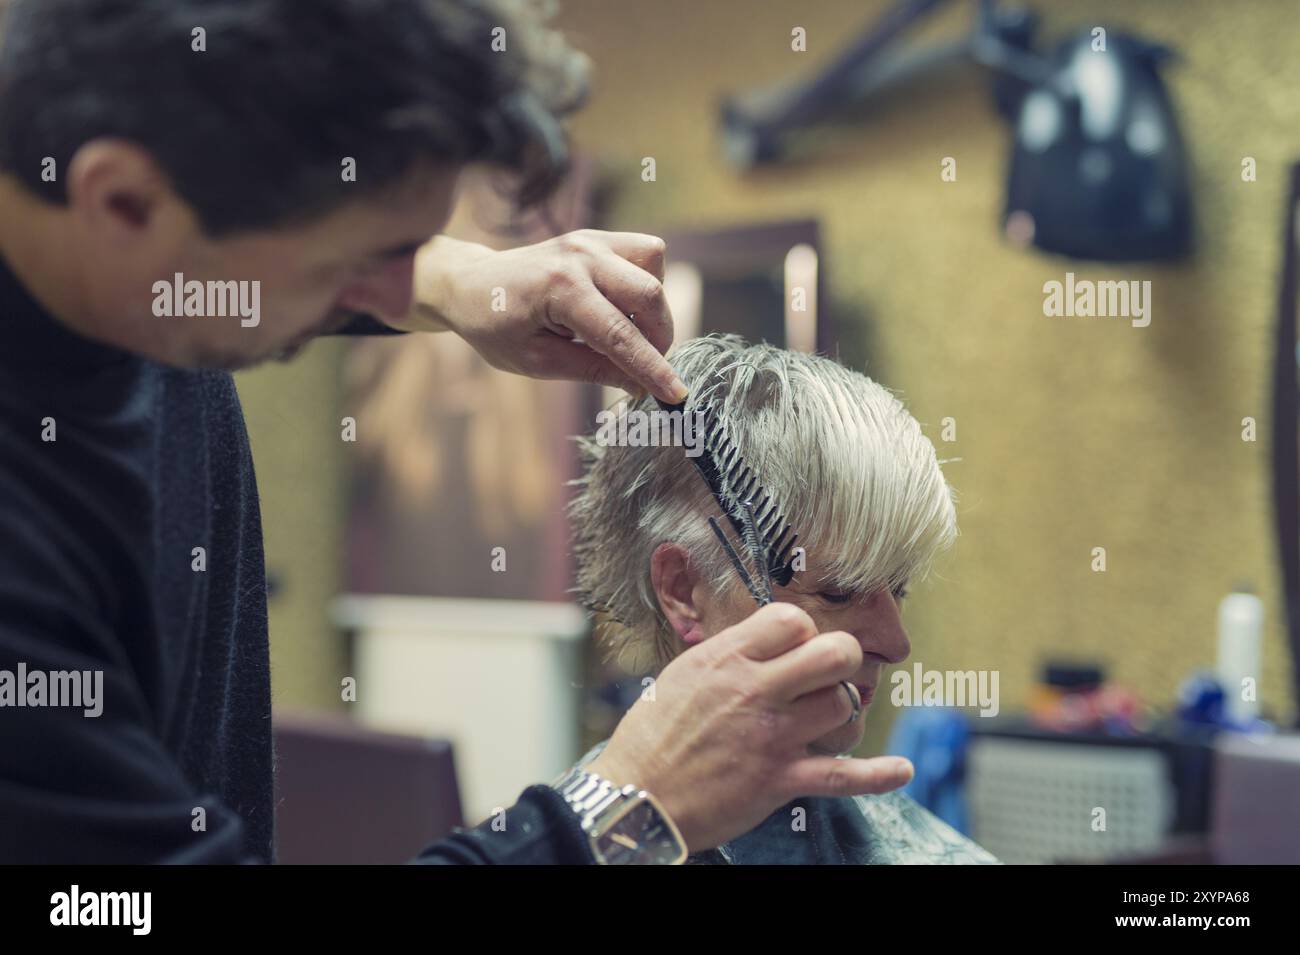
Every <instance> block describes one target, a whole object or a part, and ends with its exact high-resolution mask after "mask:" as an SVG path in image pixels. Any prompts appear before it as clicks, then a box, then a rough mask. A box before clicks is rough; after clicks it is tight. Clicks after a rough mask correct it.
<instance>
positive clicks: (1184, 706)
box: [1178, 670, 1276, 733]
mask: <svg viewBox="0 0 1300 955" xmlns="http://www.w3.org/2000/svg"><path fill="white" fill-rule="evenodd" d="M1178 718H1179V719H1181V720H1182V721H1183V722H1185V723H1196V724H1199V725H1203V726H1216V727H1218V728H1219V729H1223V730H1231V731H1233V732H1238V733H1271V732H1273V731H1274V730H1275V729H1276V727H1275V726H1274V725H1273V724H1272V723H1269V722H1268V721H1266V720H1261V719H1256V718H1254V717H1252V718H1250V719H1249V720H1245V721H1241V720H1233V719H1230V718H1229V717H1228V712H1227V706H1226V705H1225V701H1224V695H1223V685H1222V684H1221V683H1219V680H1218V678H1217V677H1215V676H1214V674H1212V673H1208V672H1206V671H1204V670H1199V671H1197V672H1196V673H1193V674H1192V675H1191V676H1189V677H1188V678H1187V679H1186V680H1184V681H1183V683H1182V686H1180V687H1179V688H1178Z"/></svg>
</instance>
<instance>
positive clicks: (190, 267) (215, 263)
mask: <svg viewBox="0 0 1300 955" xmlns="http://www.w3.org/2000/svg"><path fill="white" fill-rule="evenodd" d="M73 166H74V169H73V173H72V177H73V181H72V183H71V184H70V187H69V188H70V194H71V217H70V221H71V229H70V236H71V241H70V244H71V245H72V247H73V249H72V250H73V251H74V252H75V253H76V254H77V257H78V259H79V261H80V262H81V263H82V267H83V270H84V271H83V277H82V282H81V285H82V287H83V289H84V291H85V297H86V299H87V300H88V302H89V305H88V307H89V308H90V309H92V310H93V313H94V315H95V316H96V321H95V327H96V330H97V332H98V334H99V337H102V338H104V339H105V340H107V341H109V342H110V343H112V344H116V345H118V346H120V347H124V348H127V349H128V350H131V351H135V352H137V353H139V354H144V355H145V356H146V357H150V358H154V359H157V360H159V361H164V362H167V363H169V364H174V365H181V366H190V367H222V368H238V367H243V366H247V365H252V364H256V363H258V362H260V361H264V360H266V359H268V358H277V357H287V353H292V352H293V351H295V350H296V349H297V348H299V347H301V346H302V345H304V344H306V342H308V341H309V340H311V339H312V338H313V337H315V336H317V335H319V334H321V333H323V332H328V331H332V330H335V329H337V328H338V327H340V326H341V325H343V324H345V323H346V322H347V321H348V320H349V318H350V317H351V315H353V314H356V313H366V314H370V315H373V316H376V317H379V318H381V319H389V320H395V321H401V320H403V319H406V318H407V317H408V316H409V313H410V312H411V308H412V304H413V301H412V300H413V277H414V276H413V273H414V267H415V258H416V252H417V250H418V249H419V248H420V246H421V245H423V244H424V243H426V242H428V240H429V239H431V238H432V237H433V236H434V235H435V234H437V233H438V232H440V231H441V230H442V228H443V227H444V226H445V225H446V223H447V220H448V218H449V216H450V213H451V209H452V206H453V203H454V200H455V193H456V187H457V184H458V181H459V176H460V167H458V166H425V167H422V168H420V169H418V170H416V171H413V172H412V173H410V174H409V175H408V176H407V177H406V178H405V179H404V180H402V181H400V182H398V183H396V184H394V185H393V187H392V188H391V189H390V190H388V191H386V192H384V193H383V194H381V195H377V196H367V197H365V198H361V199H357V200H356V201H353V202H350V203H348V204H346V205H344V206H341V207H339V208H337V209H334V210H332V211H331V212H329V213H328V214H326V215H325V216H323V217H319V218H316V219H313V220H311V221H310V222H308V223H307V224H305V225H303V224H298V225H291V226H281V227H276V228H273V229H265V230H259V231H255V232H247V233H238V234H234V235H231V236H227V237H222V238H212V237H209V236H207V235H205V234H204V233H203V231H202V229H201V228H200V226H199V222H198V220H197V218H196V216H195V215H194V212H193V209H192V208H191V207H190V206H189V204H188V203H186V202H185V201H184V200H183V199H181V198H180V197H179V196H178V195H177V194H176V193H175V192H173V191H172V190H171V188H170V186H169V185H168V184H167V182H166V180H165V177H162V176H161V174H160V173H159V171H158V169H157V167H156V166H154V165H153V164H152V160H151V158H150V157H149V156H148V154H146V153H144V152H143V151H141V150H140V149H138V148H137V147H134V146H133V145H131V144H123V143H119V142H103V141H96V142H95V143H92V144H89V145H88V146H86V147H83V149H82V150H81V151H79V153H78V156H77V158H76V160H75V161H74V164H73ZM360 172H361V174H362V175H364V169H363V170H361V171H360ZM178 273H179V274H180V275H181V276H182V277H183V281H182V283H180V284H181V287H182V289H185V288H186V287H187V284H188V283H190V282H198V283H203V284H202V285H201V286H197V287H193V286H191V287H192V288H202V289H205V290H206V289H207V288H209V284H208V283H213V284H214V285H215V283H223V284H224V283H236V284H237V286H238V287H239V289H240V292H241V293H244V294H242V295H241V306H244V308H241V313H240V314H230V313H229V310H227V314H225V315H221V314H205V315H203V316H197V315H183V314H182V315H174V316H172V317H168V316H160V315H159V314H158V310H159V305H158V302H159V294H160V292H159V288H158V286H157V284H156V283H167V284H168V285H169V286H175V285H176V284H177V282H176V279H175V276H176V275H177V274H178ZM254 282H256V283H257V286H256V288H254V286H253V284H252V283H254ZM171 301H172V303H173V305H174V303H175V302H176V298H175V296H171ZM254 304H255V306H256V313H255V314H248V312H251V311H252V306H253V305H254ZM174 311H175V309H174V308H173V312H174Z"/></svg>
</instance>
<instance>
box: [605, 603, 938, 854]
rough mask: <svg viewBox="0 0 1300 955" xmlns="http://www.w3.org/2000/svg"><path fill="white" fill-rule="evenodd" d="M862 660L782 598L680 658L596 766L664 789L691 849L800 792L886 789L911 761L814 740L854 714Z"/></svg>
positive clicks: (608, 775) (658, 793)
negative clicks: (849, 754) (850, 684)
mask: <svg viewBox="0 0 1300 955" xmlns="http://www.w3.org/2000/svg"><path fill="white" fill-rule="evenodd" d="M861 666H862V648H861V646H859V644H858V641H857V640H856V639H855V638H854V637H853V636H851V635H850V634H847V633H822V634H818V633H817V629H816V627H815V626H814V625H813V621H812V618H811V617H809V616H808V614H806V613H805V612H804V611H803V610H801V609H799V608H798V607H795V606H793V605H792V604H784V603H774V604H770V605H768V606H766V607H764V608H762V609H761V610H758V611H757V612H756V613H754V614H753V615H752V616H750V617H749V618H748V619H746V620H744V621H742V622H741V623H739V624H737V625H736V626H734V627H731V628H729V629H727V630H724V631H722V632H721V633H719V634H718V635H717V636H715V637H713V638H711V639H709V640H705V641H704V642H703V643H700V644H698V645H697V646H694V647H692V648H691V649H689V650H687V651H686V652H684V653H682V654H681V655H680V656H678V657H677V658H676V659H674V660H673V661H672V662H671V663H670V664H668V666H667V667H665V668H664V670H663V673H662V674H660V676H659V678H658V679H657V680H656V681H655V684H654V693H653V698H652V699H651V698H649V695H648V694H643V695H642V698H641V699H640V700H638V701H637V702H636V704H635V705H634V706H633V707H632V708H631V709H630V710H629V711H628V713H627V715H626V716H624V717H623V720H622V722H621V723H620V724H619V726H618V729H617V730H615V732H614V735H613V736H612V737H611V738H610V741H609V743H608V744H607V745H606V747H605V749H604V750H602V751H601V753H600V755H599V756H597V757H596V759H594V760H592V762H591V763H590V764H589V765H588V766H587V767H586V768H587V769H589V770H590V771H591V772H593V773H596V774H598V775H600V776H602V777H604V778H605V779H608V780H610V781H611V782H613V783H616V784H618V785H626V784H628V783H633V784H635V785H637V786H639V787H641V788H643V789H645V790H647V791H648V792H649V793H650V794H651V795H653V796H655V797H656V798H657V799H658V800H659V801H660V803H662V805H663V807H664V809H665V810H666V811H667V813H668V815H669V816H670V817H671V818H672V820H673V822H674V823H675V824H676V825H677V827H678V829H679V830H680V831H681V834H682V838H683V839H685V840H686V844H687V846H688V848H689V849H690V850H691V851H692V852H695V851H698V850H701V849H709V848H713V847H715V846H717V845H720V844H721V843H723V842H726V841H727V840H728V839H732V838H734V837H736V836H739V835H742V834H743V833H746V832H748V831H749V830H751V829H753V828H754V826H756V825H758V824H759V823H760V822H762V821H763V820H764V819H765V818H767V816H768V815H770V814H771V813H772V812H773V811H774V810H776V809H777V808H779V807H780V806H782V805H784V804H785V803H787V802H789V801H790V800H791V799H794V798H796V797H798V796H849V795H854V794H858V793H883V792H889V791H890V790H893V789H897V788H898V787H899V786H904V785H906V784H907V782H908V781H909V780H910V779H911V778H912V772H913V770H912V764H911V763H909V762H908V761H907V760H905V759H902V758H899V757H893V756H881V757H876V758H874V759H840V758H837V757H833V756H813V755H810V754H809V751H808V744H809V743H810V742H811V741H812V740H814V739H816V738H818V737H819V736H821V735H823V734H824V733H826V732H828V731H829V730H831V729H833V728H835V727H836V726H840V725H843V724H844V723H845V722H847V721H848V720H849V718H850V716H851V715H852V713H853V704H852V703H851V702H850V700H849V695H848V693H846V692H845V690H844V689H843V688H842V687H841V686H840V681H841V680H847V679H849V678H851V677H852V676H854V674H856V673H857V672H858V671H859V669H860V668H861Z"/></svg>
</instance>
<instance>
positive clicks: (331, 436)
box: [237, 339, 353, 709]
mask: <svg viewBox="0 0 1300 955" xmlns="http://www.w3.org/2000/svg"><path fill="white" fill-rule="evenodd" d="M343 347H344V343H343V341H342V340H339V339H331V340H325V341H319V342H315V343H313V344H312V345H311V347H310V348H308V349H307V350H306V352H304V353H303V355H302V356H301V357H300V358H298V359H297V360H296V361H294V362H292V363H290V364H284V365H281V364H271V365H268V366H266V367H264V368H259V369H257V370H256V371H250V372H244V373H242V374H240V375H239V376H237V381H238V385H239V395H240V398H241V400H242V401H243V404H244V416H245V418H246V419H247V421H248V434H249V440H250V441H251V442H252V445H253V460H254V462H255V463H256V469H257V480H258V487H259V489H260V492H261V496H262V521H263V525H264V527H265V533H266V564H267V570H268V571H269V572H270V573H271V574H272V575H274V576H275V577H276V578H278V580H279V583H280V585H281V586H280V591H279V593H278V594H277V595H276V596H274V597H273V598H272V600H271V603H270V615H271V678H272V680H271V686H272V699H273V701H274V704H275V706H276V707H281V706H285V707H287V708H295V709H299V708H322V709H329V708H333V707H342V706H343V705H344V704H343V702H342V699H341V696H340V693H341V684H340V681H341V680H342V679H343V677H345V676H349V675H350V674H349V672H348V670H347V657H346V653H345V648H344V643H343V639H342V637H341V636H340V635H339V633H338V631H337V630H335V628H334V626H333V624H331V623H330V620H329V616H328V609H327V605H328V603H329V600H330V599H331V598H332V597H333V596H334V595H335V594H336V593H337V592H338V589H339V580H340V573H341V570H342V567H343V552H342V547H343V520H344V514H343V510H344V485H343V481H344V465H345V463H346V461H345V453H346V452H345V450H344V449H345V448H351V447H353V446H352V445H350V444H344V443H343V441H342V440H341V428H340V425H339V419H340V418H341V417H342V412H341V411H340V410H339V374H340V363H341V358H342V349H343Z"/></svg>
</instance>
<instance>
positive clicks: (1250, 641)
mask: <svg viewBox="0 0 1300 955" xmlns="http://www.w3.org/2000/svg"><path fill="white" fill-rule="evenodd" d="M1263 644H1264V602H1263V601H1262V600H1260V599H1259V598H1258V597H1256V596H1255V595H1254V594H1253V593H1252V592H1251V590H1250V588H1249V587H1248V586H1245V585H1239V586H1238V587H1237V589H1236V591H1235V592H1233V593H1230V594H1228V596H1226V597H1224V598H1223V600H1221V601H1220V602H1219V652H1218V658H1217V663H1216V665H1215V675H1216V676H1217V677H1218V679H1219V684H1220V685H1221V686H1222V687H1223V708H1224V716H1225V717H1226V718H1227V720H1228V722H1229V723H1234V724H1239V725H1240V724H1247V723H1250V722H1251V721H1253V720H1254V719H1256V718H1257V717H1258V716H1259V685H1260V672H1259V670H1260V663H1261V652H1262V648H1263Z"/></svg>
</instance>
